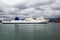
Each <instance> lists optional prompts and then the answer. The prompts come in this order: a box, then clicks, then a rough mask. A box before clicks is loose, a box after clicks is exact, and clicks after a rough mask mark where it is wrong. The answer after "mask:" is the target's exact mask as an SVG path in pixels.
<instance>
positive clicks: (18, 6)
mask: <svg viewBox="0 0 60 40" xmlns="http://www.w3.org/2000/svg"><path fill="white" fill-rule="evenodd" d="M14 7H16V8H19V9H20V10H23V9H26V8H28V7H27V6H26V5H25V4H21V5H16V6H14Z"/></svg>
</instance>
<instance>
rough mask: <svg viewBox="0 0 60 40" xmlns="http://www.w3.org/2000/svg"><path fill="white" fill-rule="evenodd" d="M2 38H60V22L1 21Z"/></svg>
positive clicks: (0, 38)
mask: <svg viewBox="0 0 60 40" xmlns="http://www.w3.org/2000/svg"><path fill="white" fill-rule="evenodd" d="M0 40H60V23H48V24H1V23H0Z"/></svg>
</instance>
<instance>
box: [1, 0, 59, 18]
mask: <svg viewBox="0 0 60 40" xmlns="http://www.w3.org/2000/svg"><path fill="white" fill-rule="evenodd" d="M1 15H6V16H8V15H20V16H27V17H37V16H45V17H57V16H59V15H60V0H0V16H1ZM54 15H55V16H54Z"/></svg>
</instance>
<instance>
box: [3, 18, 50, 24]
mask: <svg viewBox="0 0 60 40" xmlns="http://www.w3.org/2000/svg"><path fill="white" fill-rule="evenodd" d="M48 21H49V20H48V19H44V18H43V17H40V18H32V17H28V18H25V19H19V18H18V17H16V18H15V19H14V20H6V19H5V20H2V23H3V24H42V23H44V24H45V23H48Z"/></svg>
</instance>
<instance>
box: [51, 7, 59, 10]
mask: <svg viewBox="0 0 60 40" xmlns="http://www.w3.org/2000/svg"><path fill="white" fill-rule="evenodd" d="M51 9H52V10H60V7H58V8H51Z"/></svg>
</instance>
